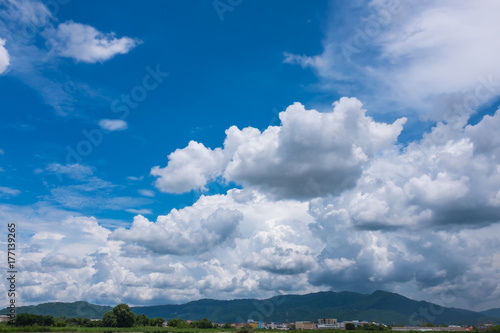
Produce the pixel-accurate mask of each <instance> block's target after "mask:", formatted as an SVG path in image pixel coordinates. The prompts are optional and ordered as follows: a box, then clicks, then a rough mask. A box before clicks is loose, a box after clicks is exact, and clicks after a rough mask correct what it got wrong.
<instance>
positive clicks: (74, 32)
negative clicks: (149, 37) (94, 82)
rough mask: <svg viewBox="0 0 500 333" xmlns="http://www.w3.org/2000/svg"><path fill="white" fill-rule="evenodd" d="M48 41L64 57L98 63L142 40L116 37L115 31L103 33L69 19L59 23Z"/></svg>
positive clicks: (122, 52)
mask: <svg viewBox="0 0 500 333" xmlns="http://www.w3.org/2000/svg"><path fill="white" fill-rule="evenodd" d="M48 43H49V44H50V45H51V46H52V48H53V49H54V50H55V51H56V52H57V54H59V55H60V56H62V57H68V58H73V59H75V60H77V61H82V62H88V63H96V62H103V61H106V60H108V59H110V58H112V57H114V56H115V55H117V54H126V53H128V52H129V51H130V50H131V49H133V48H134V47H135V46H137V45H138V44H140V43H141V41H139V40H137V39H132V38H129V37H122V38H116V37H115V34H114V33H102V32H100V31H98V30H97V29H95V28H94V27H91V26H88V25H85V24H80V23H75V22H72V21H69V22H65V23H61V24H59V26H58V27H57V29H56V31H55V33H54V35H53V36H52V37H51V38H50V39H49V41H48Z"/></svg>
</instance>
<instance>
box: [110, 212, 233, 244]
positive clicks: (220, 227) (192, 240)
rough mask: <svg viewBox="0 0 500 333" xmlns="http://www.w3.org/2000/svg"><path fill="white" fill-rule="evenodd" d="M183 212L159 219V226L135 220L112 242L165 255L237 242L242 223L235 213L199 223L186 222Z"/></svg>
mask: <svg viewBox="0 0 500 333" xmlns="http://www.w3.org/2000/svg"><path fill="white" fill-rule="evenodd" d="M183 215H184V214H183V212H177V211H173V212H171V213H170V214H169V215H168V216H160V217H158V220H157V221H156V223H153V222H150V221H148V220H147V219H146V218H144V217H142V216H140V215H139V216H136V217H135V218H134V223H133V224H132V226H131V228H130V230H126V229H123V228H119V229H117V230H115V231H114V232H113V234H112V235H111V239H112V240H120V241H125V242H133V243H136V244H139V245H141V246H144V247H146V248H148V249H150V250H152V251H153V252H157V253H162V254H196V253H203V252H206V251H208V250H209V249H211V248H212V247H214V246H217V245H219V244H222V243H224V242H226V241H228V240H231V239H232V238H234V236H235V235H236V232H237V227H238V223H239V222H240V220H241V219H242V215H241V213H240V212H238V211H236V210H227V209H217V210H216V211H214V212H213V213H211V214H210V215H208V216H206V217H203V218H200V219H199V220H198V219H197V220H189V219H185V217H184V216H183Z"/></svg>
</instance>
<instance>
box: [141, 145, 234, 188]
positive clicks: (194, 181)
mask: <svg viewBox="0 0 500 333" xmlns="http://www.w3.org/2000/svg"><path fill="white" fill-rule="evenodd" d="M168 160H169V163H168V165H167V166H166V167H165V168H160V167H158V166H156V167H154V168H153V169H152V170H151V175H153V176H157V177H159V178H158V179H157V180H156V182H155V185H156V187H158V188H159V189H160V190H161V191H163V192H169V193H183V192H187V191H190V190H193V189H199V190H203V189H204V187H205V185H206V184H207V182H208V181H209V180H211V179H214V178H215V177H217V176H218V175H219V174H220V172H221V169H222V167H223V165H224V162H225V158H224V155H223V152H222V150H221V149H220V148H217V149H215V150H212V149H210V148H206V147H205V146H204V145H203V144H201V143H198V142H194V141H190V142H189V144H188V146H187V147H186V148H184V149H177V150H176V151H174V152H173V153H171V154H170V155H168Z"/></svg>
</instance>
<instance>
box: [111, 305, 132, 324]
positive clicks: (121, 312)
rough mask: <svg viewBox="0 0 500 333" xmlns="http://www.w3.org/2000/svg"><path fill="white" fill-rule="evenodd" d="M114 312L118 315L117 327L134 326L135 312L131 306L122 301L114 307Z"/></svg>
mask: <svg viewBox="0 0 500 333" xmlns="http://www.w3.org/2000/svg"><path fill="white" fill-rule="evenodd" d="M113 313H114V314H115V317H116V326H117V327H132V326H134V322H135V314H134V313H133V312H132V310H130V307H129V306H128V305H127V304H125V303H121V304H118V305H117V306H115V307H114V308H113Z"/></svg>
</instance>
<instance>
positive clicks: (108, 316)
mask: <svg viewBox="0 0 500 333" xmlns="http://www.w3.org/2000/svg"><path fill="white" fill-rule="evenodd" d="M117 325H118V323H117V321H116V316H115V313H114V312H113V311H112V310H111V311H109V312H106V313H105V314H104V316H103V317H102V326H103V327H117Z"/></svg>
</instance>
